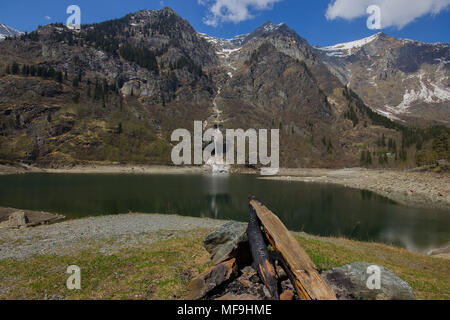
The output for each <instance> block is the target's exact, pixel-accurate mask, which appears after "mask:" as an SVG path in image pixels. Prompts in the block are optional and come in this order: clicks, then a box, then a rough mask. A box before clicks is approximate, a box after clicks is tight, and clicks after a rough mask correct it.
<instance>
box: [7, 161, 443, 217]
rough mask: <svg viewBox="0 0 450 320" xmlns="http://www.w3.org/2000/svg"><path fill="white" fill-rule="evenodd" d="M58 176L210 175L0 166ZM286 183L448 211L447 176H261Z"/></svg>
mask: <svg viewBox="0 0 450 320" xmlns="http://www.w3.org/2000/svg"><path fill="white" fill-rule="evenodd" d="M25 173H59V174H210V173H211V171H210V169H209V168H205V167H188V166H186V167H171V166H141V165H136V166H133V165H83V166H72V167H62V168H39V167H34V166H27V165H16V166H10V165H8V166H7V165H0V175H2V174H25ZM232 173H244V174H255V175H258V174H259V171H257V170H254V169H250V168H245V167H235V168H232ZM260 179H272V180H281V181H290V182H296V181H298V182H306V183H326V184H337V185H341V186H344V187H348V188H354V189H360V190H367V191H371V192H374V193H376V194H378V195H381V196H383V197H386V198H389V199H390V200H393V201H395V202H397V203H400V204H402V205H405V206H410V207H417V208H430V209H441V210H445V211H449V208H450V184H449V183H448V181H450V173H449V172H441V173H435V172H417V171H411V170H410V171H400V170H380V169H364V168H349V169H341V170H336V169H312V168H311V169H306V168H305V169H287V168H282V169H280V172H279V173H278V175H276V176H271V177H261V178H260Z"/></svg>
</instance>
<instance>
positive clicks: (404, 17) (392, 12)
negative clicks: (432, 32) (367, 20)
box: [325, 0, 450, 29]
mask: <svg viewBox="0 0 450 320" xmlns="http://www.w3.org/2000/svg"><path fill="white" fill-rule="evenodd" d="M370 5H377V6H379V7H380V9H381V25H382V27H383V28H387V27H397V28H399V29H401V28H403V27H404V26H406V25H407V24H409V23H411V22H413V21H414V20H415V19H417V18H419V17H422V16H424V15H427V14H438V13H439V12H441V11H442V10H445V9H447V8H448V7H449V6H450V0H333V1H332V2H331V3H330V4H329V6H328V10H327V13H326V15H325V16H326V17H327V19H328V20H335V19H337V18H342V19H346V20H352V19H355V18H359V17H364V16H367V14H366V10H367V7H368V6H370Z"/></svg>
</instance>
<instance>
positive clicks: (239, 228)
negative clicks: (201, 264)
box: [204, 222, 251, 264]
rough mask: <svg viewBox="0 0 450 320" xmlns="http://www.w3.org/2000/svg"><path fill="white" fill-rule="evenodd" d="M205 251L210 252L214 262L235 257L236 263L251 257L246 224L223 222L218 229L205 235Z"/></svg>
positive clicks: (217, 262)
mask: <svg viewBox="0 0 450 320" xmlns="http://www.w3.org/2000/svg"><path fill="white" fill-rule="evenodd" d="M204 246H205V249H206V251H208V252H209V253H210V254H211V260H212V262H213V263H214V264H219V263H221V262H223V261H226V260H229V259H232V258H237V261H238V263H239V262H242V261H243V260H245V261H248V260H249V259H251V257H250V256H249V249H248V248H249V247H248V237H247V224H246V223H239V222H228V223H225V224H224V225H223V226H222V227H220V228H219V229H217V230H215V231H213V232H212V233H210V234H209V235H207V236H206V238H205V240H204Z"/></svg>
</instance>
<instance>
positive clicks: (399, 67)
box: [315, 33, 450, 125]
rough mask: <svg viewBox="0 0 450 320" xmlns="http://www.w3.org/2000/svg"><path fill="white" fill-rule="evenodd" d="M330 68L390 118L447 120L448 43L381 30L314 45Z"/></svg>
mask: <svg viewBox="0 0 450 320" xmlns="http://www.w3.org/2000/svg"><path fill="white" fill-rule="evenodd" d="M315 50H316V53H317V54H318V55H319V56H320V58H321V60H322V61H323V62H324V63H325V64H326V65H327V66H328V68H329V69H330V71H331V72H332V73H333V74H335V75H336V76H337V77H339V79H340V80H341V81H342V82H343V83H344V84H346V85H347V86H348V87H350V88H351V89H353V90H354V91H355V92H356V93H357V94H358V95H359V96H360V97H361V98H362V99H363V100H364V102H365V103H366V104H367V105H368V106H370V107H371V108H372V109H374V110H375V111H377V112H379V113H381V114H383V115H385V116H388V117H389V118H391V119H395V120H403V121H412V122H421V121H423V120H426V121H432V122H439V123H444V124H447V125H448V124H450V46H449V45H448V44H445V43H434V44H432V43H423V42H419V41H414V40H408V39H397V38H394V37H391V36H388V35H386V34H384V33H377V34H375V35H373V36H371V37H368V38H364V39H361V40H357V41H352V42H347V43H341V44H337V45H333V46H329V47H315Z"/></svg>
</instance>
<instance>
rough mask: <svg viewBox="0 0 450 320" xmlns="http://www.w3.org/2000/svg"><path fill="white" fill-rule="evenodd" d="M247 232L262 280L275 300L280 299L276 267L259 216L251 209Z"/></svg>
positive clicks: (254, 260) (255, 264)
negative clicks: (271, 259) (271, 258)
mask: <svg viewBox="0 0 450 320" xmlns="http://www.w3.org/2000/svg"><path fill="white" fill-rule="evenodd" d="M247 234H248V239H249V243H250V249H251V252H252V257H253V263H254V266H255V268H256V270H257V271H258V274H259V276H260V277H261V280H262V281H263V282H264V284H265V285H266V287H267V289H269V292H270V295H271V298H272V299H273V300H279V299H280V296H279V294H278V281H277V278H276V275H275V268H274V266H273V264H272V262H271V261H270V257H269V251H268V250H267V245H266V242H265V241H264V236H263V233H262V231H261V226H260V224H259V221H258V217H257V216H256V213H255V212H254V211H252V210H250V219H249V222H248V228H247Z"/></svg>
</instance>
